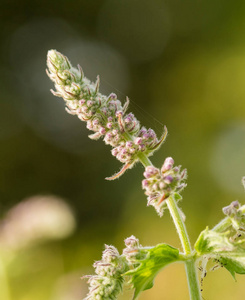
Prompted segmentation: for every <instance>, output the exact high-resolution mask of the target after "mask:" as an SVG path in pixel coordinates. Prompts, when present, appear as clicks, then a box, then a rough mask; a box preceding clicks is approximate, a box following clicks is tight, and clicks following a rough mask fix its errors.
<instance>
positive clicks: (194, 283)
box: [138, 154, 201, 300]
mask: <svg viewBox="0 0 245 300" xmlns="http://www.w3.org/2000/svg"><path fill="white" fill-rule="evenodd" d="M138 158H139V160H140V161H141V163H142V164H143V165H144V166H145V167H146V166H151V165H152V163H151V161H150V160H149V158H148V157H146V156H145V155H144V154H140V155H138ZM166 202H167V206H168V209H169V211H170V214H171V216H172V219H173V222H174V225H175V227H176V230H177V233H178V235H179V238H180V241H181V245H182V247H183V250H184V253H185V255H191V254H192V249H191V244H190V240H189V237H188V233H187V230H186V227H185V223H184V221H183V218H182V216H181V212H180V210H179V208H178V206H177V203H176V201H175V199H174V198H173V197H169V198H168V199H167V200H166ZM185 270H186V275H187V281H188V287H189V293H190V299H191V300H201V292H200V287H199V282H198V277H197V271H196V266H195V259H194V258H193V257H192V258H190V259H189V260H186V261H185Z"/></svg>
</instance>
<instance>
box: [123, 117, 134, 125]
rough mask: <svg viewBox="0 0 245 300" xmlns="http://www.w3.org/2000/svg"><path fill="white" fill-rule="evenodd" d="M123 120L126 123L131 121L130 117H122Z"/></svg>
mask: <svg viewBox="0 0 245 300" xmlns="http://www.w3.org/2000/svg"><path fill="white" fill-rule="evenodd" d="M124 122H125V123H126V124H129V123H131V122H132V119H131V118H130V117H126V118H125V119H124Z"/></svg>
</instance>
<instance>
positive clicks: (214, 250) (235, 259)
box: [195, 228, 245, 279]
mask: <svg viewBox="0 0 245 300" xmlns="http://www.w3.org/2000/svg"><path fill="white" fill-rule="evenodd" d="M195 249H196V251H197V254H198V255H199V256H203V255H205V256H207V257H211V258H212V259H214V260H215V261H216V262H218V263H219V264H220V265H221V266H223V267H225V268H226V269H227V270H228V271H229V272H230V273H231V275H232V277H233V278H234V279H235V274H236V273H237V274H245V249H244V248H243V247H241V246H240V245H239V244H236V243H232V242H231V241H230V240H229V239H228V238H227V237H226V236H225V235H224V234H223V233H219V232H215V231H212V230H208V228H206V229H205V230H204V231H203V232H201V234H200V236H199V237H198V239H197V242H196V244H195Z"/></svg>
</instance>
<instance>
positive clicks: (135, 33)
mask: <svg viewBox="0 0 245 300" xmlns="http://www.w3.org/2000/svg"><path fill="white" fill-rule="evenodd" d="M0 16H1V18H0V38H1V40H0V41H1V42H0V210H1V217H2V218H4V215H5V213H6V212H7V211H8V209H10V208H11V207H12V206H14V205H15V204H17V203H19V202H20V201H22V200H23V199H25V198H27V197H30V196H33V195H40V194H41V195H49V194H52V195H57V196H60V197H62V198H64V199H65V200H66V201H67V202H68V203H69V204H70V206H71V207H72V208H73V210H74V211H75V215H76V220H77V229H76V231H75V233H74V234H73V235H72V236H70V237H69V238H67V239H65V240H62V241H56V242H54V241H51V242H46V243H43V244H41V245H39V246H35V247H31V248H28V249H25V250H24V251H21V252H20V253H19V254H18V255H17V257H16V258H15V260H14V261H13V262H12V263H11V265H10V266H9V267H8V270H7V272H8V280H9V284H10V288H11V295H12V299H15V300H44V299H45V300H68V299H69V300H78V299H82V298H83V297H84V296H85V294H86V292H87V290H86V284H85V282H84V281H82V280H80V277H81V276H82V275H84V274H87V273H92V272H93V269H92V267H91V265H92V263H93V262H94V260H98V259H100V257H101V251H102V249H103V244H104V243H107V244H113V245H115V246H116V247H118V248H119V249H120V250H121V249H122V247H123V240H124V238H126V237H128V236H130V235H131V234H134V235H135V236H137V237H138V238H139V239H140V242H141V244H143V245H154V244H156V243H160V242H167V243H170V244H171V245H173V246H177V247H178V246H180V243H179V241H178V238H177V235H176V233H175V229H174V227H173V224H172V223H171V220H170V218H169V215H168V213H166V214H165V215H164V216H163V218H161V219H160V218H159V217H158V216H157V215H156V213H155V211H154V209H153V208H152V207H150V208H147V207H146V197H145V196H144V194H143V191H142V190H141V180H142V171H143V168H142V166H140V165H137V166H136V167H135V168H134V169H132V170H130V171H128V172H127V173H126V174H125V175H124V176H123V177H122V178H120V180H116V181H114V182H107V181H105V180H104V178H105V177H107V176H109V175H112V174H114V172H115V171H117V170H118V169H119V168H120V164H119V163H118V162H117V161H116V160H115V158H113V157H112V156H111V155H110V149H109V147H108V146H105V145H104V144H103V142H102V141H98V142H95V141H91V140H89V139H88V138H87V135H88V134H89V132H88V130H87V129H86V127H85V124H84V123H81V122H80V121H79V120H78V119H77V118H76V117H72V116H70V115H68V114H66V113H65V111H64V109H63V108H64V107H63V103H62V100H61V99H58V98H55V97H54V96H52V95H51V93H50V92H49V89H50V88H52V84H51V83H50V81H49V79H48V78H47V76H46V74H45V60H46V53H47V51H48V50H49V49H52V48H54V49H57V50H58V51H61V52H63V53H64V54H66V55H68V56H69V58H70V60H71V61H72V63H73V64H74V65H75V64H77V63H80V64H81V65H82V66H83V69H84V72H85V74H86V75H87V76H88V77H90V79H92V80H95V78H96V75H97V74H100V75H101V91H102V92H105V93H107V94H109V93H110V92H115V93H117V95H118V97H119V99H121V100H124V99H125V96H126V95H128V96H129V97H130V99H132V102H131V105H130V108H129V110H130V111H133V112H134V113H135V115H136V116H137V118H138V119H139V120H140V121H141V123H142V124H144V125H145V126H147V127H152V128H153V129H154V130H155V131H156V132H157V133H158V135H160V134H161V130H162V124H166V125H167V127H168V130H169V136H168V139H167V141H166V142H165V144H164V145H163V146H162V148H161V149H160V150H159V151H158V152H157V153H155V155H154V157H153V159H152V160H153V162H154V164H155V165H156V166H159V167H160V166H161V164H162V163H163V161H164V158H165V157H167V156H172V157H173V158H174V159H175V161H176V164H181V165H182V166H183V167H186V168H187V169H188V174H189V176H188V187H187V188H186V190H185V191H184V192H183V197H184V200H183V202H182V204H181V206H182V208H183V210H184V212H185V214H186V216H187V220H186V225H187V228H188V230H189V233H190V238H191V241H192V242H194V241H195V239H196V238H197V236H198V234H199V232H200V231H201V230H203V229H204V228H205V226H206V225H209V226H213V225H215V223H216V222H217V221H218V220H219V219H220V218H222V210H221V208H222V207H223V206H226V205H228V204H229V203H230V202H231V201H233V200H236V199H238V200H240V201H241V202H242V203H244V200H245V194H244V190H243V187H242V185H241V177H242V176H243V175H245V2H244V1H242V0H237V1H228V0H223V1H217V0H206V1H203V0H199V1H194V0H193V1H191V0H189V1H181V0H166V1H162V0H152V1H149V0H148V1H145V0H104V1H102V0H101V1H99V0H80V1H79V0H76V1H68V0H66V1H64V0H59V1H58V0H52V1H51V0H49V1H47V0H44V1H34V0H32V1H29V0H22V1H17V0H12V1H11V0H9V1H7V0H1V1H0ZM161 123H162V124H161ZM37 214H38V212H37ZM244 284H245V277H243V276H241V275H240V276H237V282H234V281H233V279H232V277H231V276H230V275H229V274H228V272H226V271H225V270H222V269H221V270H217V271H216V272H212V273H208V275H207V278H206V279H205V280H204V286H203V289H204V292H203V297H204V299H205V300H219V299H222V300H226V299H227V300H228V299H237V300H242V299H244ZM0 293H1V290H0ZM127 294H128V295H130V292H127ZM128 297H130V296H128ZM0 298H1V296H0ZM1 299H2V298H1ZM12 299H11V300H12ZM124 299H126V297H125V298H124ZM128 299H129V298H128ZM140 299H142V300H143V299H151V300H158V299H166V300H173V299H175V300H176V299H178V300H179V299H181V300H185V299H186V300H187V299H188V290H187V283H186V279H185V274H184V268H183V265H179V264H177V265H171V266H170V267H168V268H167V269H165V270H164V271H162V272H161V273H160V274H159V275H158V277H157V279H156V284H155V286H154V288H153V289H151V290H149V291H147V292H144V293H142V295H141V298H140ZM2 300H5V299H2Z"/></svg>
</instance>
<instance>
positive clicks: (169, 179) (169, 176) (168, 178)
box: [164, 175, 173, 184]
mask: <svg viewBox="0 0 245 300" xmlns="http://www.w3.org/2000/svg"><path fill="white" fill-rule="evenodd" d="M164 181H165V182H166V183H167V184H170V183H172V182H173V177H172V176H171V175H167V176H165V177H164Z"/></svg>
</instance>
